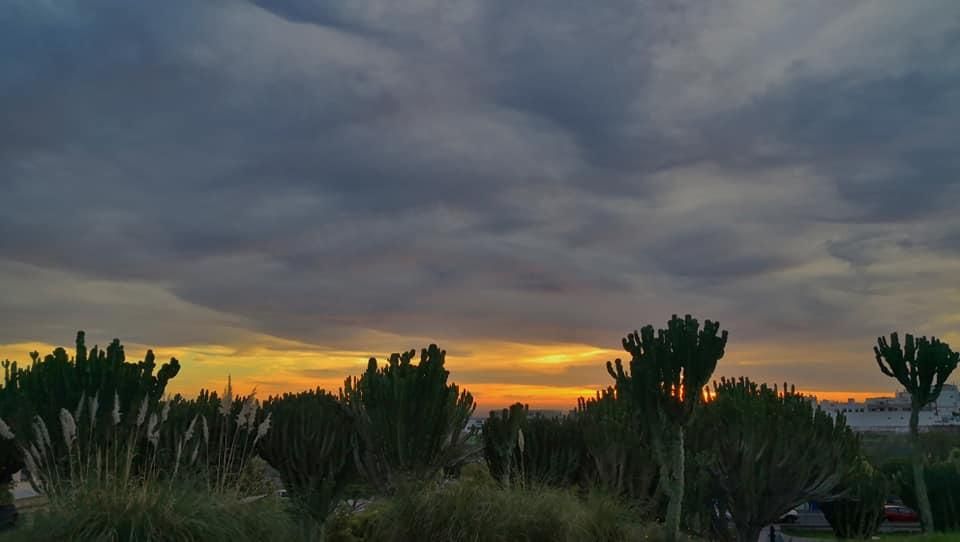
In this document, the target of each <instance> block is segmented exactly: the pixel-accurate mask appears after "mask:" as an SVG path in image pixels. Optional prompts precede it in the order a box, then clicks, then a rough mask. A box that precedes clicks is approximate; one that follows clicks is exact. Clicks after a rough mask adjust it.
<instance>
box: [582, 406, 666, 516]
mask: <svg viewBox="0 0 960 542" xmlns="http://www.w3.org/2000/svg"><path fill="white" fill-rule="evenodd" d="M576 415H577V418H578V420H579V422H580V426H581V432H582V434H583V440H584V446H585V447H586V450H587V459H586V462H585V465H584V469H583V470H584V478H585V479H586V480H587V481H588V482H589V483H590V484H592V485H595V486H598V487H600V488H602V489H603V490H604V491H607V492H610V493H612V494H614V495H620V496H625V497H627V498H629V499H630V500H631V501H633V502H637V503H646V504H647V508H648V510H649V509H652V507H654V506H656V503H657V501H658V500H659V494H658V493H657V492H656V489H657V486H658V484H657V471H658V467H657V464H656V461H652V455H653V452H652V451H651V450H650V448H649V446H648V445H647V444H646V443H645V442H644V439H643V436H642V435H641V433H640V428H639V427H638V425H637V424H635V423H634V420H633V416H634V414H633V406H632V404H631V403H630V401H627V400H624V399H623V398H621V397H619V396H618V395H617V391H616V389H615V388H607V389H605V390H601V391H598V392H597V394H596V396H594V397H591V398H586V399H585V398H583V397H581V398H579V399H578V400H577V411H576Z"/></svg>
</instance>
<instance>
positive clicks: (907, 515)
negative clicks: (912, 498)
mask: <svg viewBox="0 0 960 542" xmlns="http://www.w3.org/2000/svg"><path fill="white" fill-rule="evenodd" d="M883 515H884V516H885V517H886V518H887V521H890V522H911V523H915V522H917V521H920V515H919V514H917V513H916V512H914V511H913V510H911V509H910V508H907V507H906V506H900V505H898V504H888V505H885V506H884V507H883Z"/></svg>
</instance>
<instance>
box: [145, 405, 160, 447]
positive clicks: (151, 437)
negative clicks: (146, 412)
mask: <svg viewBox="0 0 960 542" xmlns="http://www.w3.org/2000/svg"><path fill="white" fill-rule="evenodd" d="M157 422H158V420H157V413H156V412H154V413H153V414H151V415H150V421H149V422H147V440H149V441H150V443H151V444H153V445H154V446H156V445H157V443H156V442H155V441H154V438H155V437H154V431H153V430H154V429H155V428H156V427H157ZM159 437H160V432H159V431H157V433H156V438H159Z"/></svg>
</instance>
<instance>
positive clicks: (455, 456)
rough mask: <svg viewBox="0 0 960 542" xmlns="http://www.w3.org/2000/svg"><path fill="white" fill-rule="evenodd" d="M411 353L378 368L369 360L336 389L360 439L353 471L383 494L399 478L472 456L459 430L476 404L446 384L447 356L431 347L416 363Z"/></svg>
mask: <svg viewBox="0 0 960 542" xmlns="http://www.w3.org/2000/svg"><path fill="white" fill-rule="evenodd" d="M415 354H416V352H415V351H414V350H410V351H409V352H404V353H395V354H393V355H391V356H390V362H389V363H388V364H387V365H385V366H383V367H378V365H377V360H376V358H370V361H369V363H368V365H367V370H366V372H365V373H364V374H363V375H362V376H361V377H360V378H347V380H346V381H345V382H344V386H343V388H341V390H340V400H341V401H342V402H343V403H344V404H345V405H346V406H347V407H348V408H349V409H350V410H351V412H352V413H353V416H354V420H355V424H356V428H357V434H358V436H359V447H358V452H357V454H356V463H357V467H358V468H359V469H360V470H361V471H362V472H363V474H364V475H365V476H366V477H367V479H368V480H369V481H370V482H371V483H373V484H375V485H377V486H379V487H380V489H381V490H385V491H391V490H392V489H394V488H395V486H396V483H397V481H398V477H399V478H404V477H412V478H415V479H424V478H427V477H432V476H434V475H436V474H437V473H438V472H439V471H440V470H441V469H443V468H447V467H454V466H456V465H457V464H459V463H462V462H463V461H465V460H466V458H468V457H469V456H472V455H473V454H475V453H476V450H475V449H474V448H473V447H471V446H470V445H469V444H468V443H467V438H466V437H467V433H466V432H465V431H464V429H465V428H466V426H467V423H468V422H469V421H470V416H471V415H472V414H473V411H474V409H475V408H476V405H475V404H474V401H473V396H472V395H471V394H470V393H469V392H467V391H466V390H463V391H461V390H460V388H459V387H458V386H457V385H456V384H449V383H448V382H447V379H448V377H449V374H450V373H449V371H447V370H446V369H445V368H444V362H445V360H446V352H445V351H443V350H440V348H438V347H437V345H435V344H431V345H430V346H429V347H428V348H424V349H423V350H421V352H420V362H419V363H418V364H414V363H412V361H413V359H414V355H415Z"/></svg>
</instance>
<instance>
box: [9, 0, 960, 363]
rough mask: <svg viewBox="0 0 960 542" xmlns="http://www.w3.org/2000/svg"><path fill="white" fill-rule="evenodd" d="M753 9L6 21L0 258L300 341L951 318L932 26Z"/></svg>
mask: <svg viewBox="0 0 960 542" xmlns="http://www.w3.org/2000/svg"><path fill="white" fill-rule="evenodd" d="M751 4H752V3H750V2H746V3H742V2H729V3H724V4H723V5H722V7H720V6H721V3H711V4H710V6H706V5H703V4H701V3H695V2H694V3H685V2H677V3H673V4H671V5H670V6H666V5H664V4H661V3H656V2H650V3H644V2H633V1H631V2H614V3H610V4H605V5H604V6H603V7H599V6H594V5H589V6H588V5H586V4H583V3H581V2H530V3H523V4H522V5H519V4H517V3H514V2H480V1H477V2H472V1H462V2H426V1H423V2H413V1H411V2H378V1H374V0H368V1H362V2H358V1H351V2H313V1H307V0H291V1H287V2H282V1H276V2H268V1H261V2H256V3H241V2H201V3H197V2H176V1H171V2H163V3H136V2H133V3H130V2H107V1H100V2H96V3H84V4H83V7H80V6H81V5H80V4H73V3H69V2H47V3H42V4H41V3H34V2H16V3H14V7H13V8H12V9H11V10H9V11H7V12H6V13H5V14H4V15H3V16H0V50H3V51H4V52H9V53H10V54H4V55H0V119H2V122H0V190H2V192H3V208H2V211H0V261H6V262H15V264H14V263H11V264H10V265H18V266H22V265H28V266H35V267H38V268H42V269H47V270H50V271H56V272H63V273H67V274H69V275H71V276H74V277H82V278H83V280H93V279H107V280H112V281H137V282H138V283H145V284H153V285H155V286H156V287H157V288H160V289H162V290H163V291H165V292H168V293H170V294H173V295H175V296H177V297H178V298H179V299H180V300H182V301H184V302H186V303H190V304H194V305H199V306H202V307H204V308H207V309H213V310H214V311H217V313H218V314H222V315H230V316H231V317H236V318H239V319H242V320H243V321H244V322H247V325H249V326H251V327H252V328H253V329H255V330H257V331H262V332H268V333H271V334H275V335H278V336H281V337H287V338H296V339H301V340H305V341H308V342H325V343H327V342H338V341H339V342H349V340H350V337H351V336H352V335H353V334H354V333H357V332H358V330H362V329H368V328H369V329H377V330H381V331H388V332H393V333H407V334H418V335H424V334H436V335H442V336H449V337H455V338H464V337H467V338H472V337H486V338H497V339H511V340H525V341H555V340H564V341H581V342H588V343H591V344H601V345H609V344H610V343H613V344H614V346H615V345H616V342H617V340H618V338H619V337H620V335H622V333H623V332H624V330H627V329H632V328H634V327H636V326H638V325H641V324H642V323H644V322H646V321H654V322H660V321H661V320H663V319H664V318H665V316H666V315H669V314H670V313H672V312H681V313H682V312H685V311H692V312H698V313H701V314H703V315H705V316H709V317H714V318H719V319H721V320H722V321H724V322H729V324H730V327H731V329H732V330H733V331H734V333H735V334H737V335H735V336H738V337H742V338H744V340H754V339H759V338H764V339H767V338H770V337H771V336H775V335H776V334H778V333H782V334H784V335H785V336H790V337H804V336H809V335H815V334H819V333H827V332H829V333H831V334H835V335H837V336H847V335H856V336H859V335H862V334H865V335H866V336H867V337H868V338H869V337H871V336H872V335H874V334H875V333H876V331H874V330H875V329H876V328H881V329H880V331H881V332H883V331H887V329H886V327H888V326H891V325H902V326H912V325H921V324H926V323H927V322H928V321H931V322H932V321H934V320H935V319H936V318H934V317H933V316H930V315H935V314H946V313H947V312H948V311H950V310H955V309H950V308H949V307H950V306H951V305H950V301H951V298H950V297H949V296H945V295H944V292H945V291H948V282H949V280H950V278H949V277H950V276H953V277H955V276H956V275H955V273H954V274H953V275H951V274H950V273H952V272H953V270H954V269H955V268H956V267H957V266H958V262H957V253H956V246H957V244H956V243H955V242H953V241H951V239H953V238H954V237H955V235H954V236H953V237H951V234H950V233H949V232H951V231H953V232H955V231H956V228H957V227H958V223H957V220H958V219H957V215H956V213H952V214H951V210H952V208H953V207H955V205H953V206H951V202H956V201H960V187H958V182H960V176H958V170H960V167H958V166H960V162H958V158H957V157H958V156H960V152H958V150H960V149H958V146H957V143H956V141H957V138H956V137H955V134H954V133H953V132H955V127H956V126H957V125H958V121H960V94H958V93H957V91H956V88H957V83H958V82H960V66H958V64H957V60H956V59H957V58H960V55H958V54H957V53H958V52H960V48H958V42H957V36H958V35H960V34H958V28H960V26H958V24H957V17H956V13H957V12H956V8H955V6H953V5H952V3H950V2H946V3H940V4H937V3H935V2H920V3H918V6H917V7H916V9H912V10H908V11H903V10H904V9H905V8H900V7H898V6H888V11H887V12H884V11H883V10H880V9H879V8H878V7H877V6H876V5H872V4H870V3H863V4H856V5H854V4H852V3H851V4H850V5H843V6H837V5H836V4H834V3H811V4H807V5H804V6H803V7H802V8H800V7H797V6H791V5H789V4H784V5H780V4H776V3H770V4H769V5H768V7H767V8H765V9H762V10H757V9H754V8H753V7H752V6H751ZM892 27H895V28H896V32H895V33H894V32H891V30H890V28H892ZM951 228H952V229H951ZM951 247H952V249H951ZM911 261H912V262H927V263H926V264H924V265H922V266H921V267H922V269H921V272H922V273H923V276H924V280H925V284H924V286H923V288H924V289H923V290H922V291H921V292H920V293H914V294H911V295H913V296H920V297H913V298H911V301H912V302H913V303H914V305H920V306H922V307H923V309H924V310H923V311H920V310H919V309H916V312H908V313H906V315H905V316H904V313H899V314H900V315H901V319H902V320H900V321H894V320H895V319H894V318H893V316H891V312H890V311H887V310H884V309H886V308H887V307H888V306H892V305H896V304H897V303H898V302H899V300H898V299H896V297H895V296H894V297H893V298H890V299H887V300H885V301H872V300H868V299H867V296H868V295H869V294H870V293H871V292H876V291H883V290H884V289H885V288H888V287H891V286H894V285H901V284H903V282H904V281H905V280H907V279H906V277H908V276H910V273H916V272H917V267H916V266H915V265H914V266H911V265H910V264H908V263H907V262H911ZM18 269H19V268H18ZM18 280H22V279H18ZM924 292H925V293H926V297H924ZM4 301H5V300H4V299H3V298H2V297H0V309H3V308H4V307H8V306H11V303H10V302H7V303H4ZM887 303H889V305H886V304H887ZM117 310H121V309H117ZM42 314H43V311H39V310H38V311H37V314H36V316H34V317H33V318H34V319H35V320H36V322H37V326H38V328H39V327H42V326H41V323H42V320H43V319H44V318H45V317H44V316H42ZM924 314H926V315H927V316H924ZM27 328H29V325H28V324H24V325H23V326H22V327H21V328H20V331H18V332H17V334H16V335H17V336H16V337H14V336H12V335H11V336H9V337H5V336H3V335H0V341H3V340H14V339H17V338H22V337H23V335H24V333H25V331H23V330H25V329H27ZM170 332H171V333H182V330H180V329H179V328H177V329H171V331H170ZM0 333H3V332H2V331H0ZM55 338H59V337H55ZM171 340H173V339H171Z"/></svg>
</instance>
